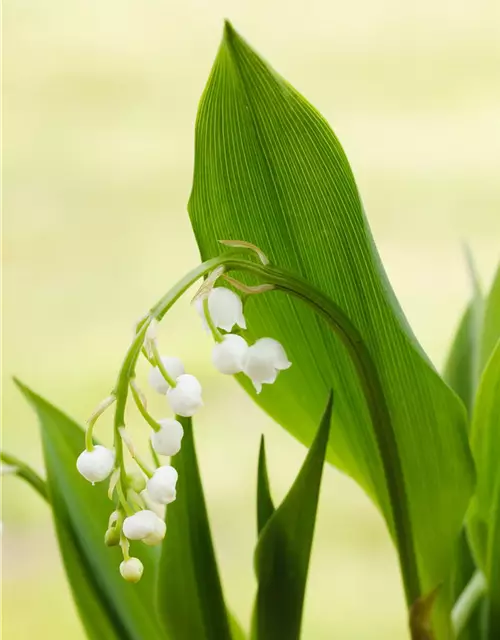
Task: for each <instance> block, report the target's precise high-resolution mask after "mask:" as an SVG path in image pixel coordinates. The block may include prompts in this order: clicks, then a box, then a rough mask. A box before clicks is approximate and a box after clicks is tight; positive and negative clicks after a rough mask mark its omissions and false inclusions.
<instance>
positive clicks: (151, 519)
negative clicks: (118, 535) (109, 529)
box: [123, 509, 167, 545]
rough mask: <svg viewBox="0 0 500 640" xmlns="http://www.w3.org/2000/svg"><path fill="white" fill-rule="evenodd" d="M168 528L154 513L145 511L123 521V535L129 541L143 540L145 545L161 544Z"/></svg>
mask: <svg viewBox="0 0 500 640" xmlns="http://www.w3.org/2000/svg"><path fill="white" fill-rule="evenodd" d="M166 530H167V527H166V525H165V522H164V521H163V520H162V519H161V518H159V517H158V516H157V515H156V513H155V512H154V511H150V510H149V509H144V510H143V511H138V512H137V513H134V515H132V516H128V518H125V520H124V521H123V535H124V536H125V537H126V538H128V539H129V540H142V542H144V543H145V544H148V545H155V544H159V543H160V542H161V541H162V540H163V538H164V537H165V532H166Z"/></svg>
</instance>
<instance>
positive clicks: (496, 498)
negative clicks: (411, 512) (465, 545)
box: [485, 375, 500, 640]
mask: <svg viewBox="0 0 500 640" xmlns="http://www.w3.org/2000/svg"><path fill="white" fill-rule="evenodd" d="M498 391H500V375H499V377H498V387H497V405H498V407H497V417H498V421H497V434H498V433H499V432H500V395H498ZM497 465H498V460H497ZM499 569H500V473H497V479H496V485H495V489H494V494H493V503H492V505H491V513H490V521H489V531H488V548H487V556H486V571H485V573H486V581H487V584H488V609H487V623H486V625H487V634H486V637H487V638H488V639H489V640H495V639H496V638H500V570H499Z"/></svg>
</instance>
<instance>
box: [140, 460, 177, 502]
mask: <svg viewBox="0 0 500 640" xmlns="http://www.w3.org/2000/svg"><path fill="white" fill-rule="evenodd" d="M177 478H178V474H177V470H176V469H174V467H171V466H170V465H165V466H163V467H158V469H156V471H155V472H154V474H153V476H152V477H151V478H149V480H148V484H147V488H148V495H149V497H150V498H151V500H153V502H157V503H158V504H170V503H171V502H173V501H174V500H175V498H176V490H175V485H176V484H177Z"/></svg>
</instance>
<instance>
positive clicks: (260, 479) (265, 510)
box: [257, 435, 275, 535]
mask: <svg viewBox="0 0 500 640" xmlns="http://www.w3.org/2000/svg"><path fill="white" fill-rule="evenodd" d="M274 511H275V507H274V502H273V499H272V496H271V489H270V487H269V475H268V473H267V462H266V446H265V442H264V435H262V436H261V439H260V447H259V464H258V471H257V533H258V534H259V535H260V532H261V531H262V529H263V528H264V527H265V526H266V524H267V521H268V520H269V518H270V517H271V516H272V515H273V513H274Z"/></svg>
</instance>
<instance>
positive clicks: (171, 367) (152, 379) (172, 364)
mask: <svg viewBox="0 0 500 640" xmlns="http://www.w3.org/2000/svg"><path fill="white" fill-rule="evenodd" d="M161 361H162V363H163V366H164V367H165V369H166V370H167V373H168V375H169V376H170V377H171V378H173V379H174V380H175V379H176V378H178V377H179V376H181V375H182V374H183V373H184V365H183V364H182V362H181V361H180V360H179V358H174V357H171V356H161ZM148 382H149V384H150V385H151V387H153V389H154V390H155V391H156V392H158V393H161V394H162V395H165V394H166V393H167V391H168V390H169V389H170V385H169V384H168V382H167V381H166V380H165V378H164V377H163V376H162V374H161V371H160V370H159V369H158V367H152V368H151V370H150V372H149V377H148Z"/></svg>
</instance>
